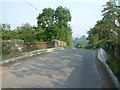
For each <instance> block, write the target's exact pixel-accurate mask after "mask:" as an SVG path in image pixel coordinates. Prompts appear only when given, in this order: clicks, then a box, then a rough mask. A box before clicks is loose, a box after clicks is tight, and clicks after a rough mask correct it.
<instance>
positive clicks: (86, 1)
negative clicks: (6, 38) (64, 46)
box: [0, 0, 108, 38]
mask: <svg viewBox="0 0 120 90" xmlns="http://www.w3.org/2000/svg"><path fill="white" fill-rule="evenodd" d="M25 1H27V2H29V3H30V4H32V5H33V6H34V7H35V8H36V9H37V10H36V9H35V8H33V7H32V6H30V5H29V4H28V3H26V2H25ZM25 1H24V0H0V22H1V23H7V24H10V25H11V28H12V29H15V28H16V27H17V26H21V25H22V24H25V23H29V24H31V25H32V26H33V25H34V26H36V25H37V19H36V17H37V16H38V15H39V13H42V10H43V9H44V8H49V7H51V8H53V9H56V8H57V7H58V6H63V7H66V8H68V9H69V11H70V13H71V16H72V20H71V21H70V22H69V24H70V25H71V27H72V32H73V33H72V36H73V38H76V37H81V36H82V35H86V36H87V31H88V30H90V28H91V27H93V26H94V25H95V24H96V21H97V20H100V19H101V18H102V13H101V11H102V10H103V5H105V4H106V2H107V1H108V0H25Z"/></svg>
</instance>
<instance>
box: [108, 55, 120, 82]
mask: <svg viewBox="0 0 120 90" xmlns="http://www.w3.org/2000/svg"><path fill="white" fill-rule="evenodd" d="M106 63H107V64H108V65H109V67H110V69H111V70H112V72H113V73H114V75H115V76H116V77H117V78H118V80H119V81H120V61H119V60H117V59H116V58H115V57H112V56H109V57H108V60H107V61H106Z"/></svg>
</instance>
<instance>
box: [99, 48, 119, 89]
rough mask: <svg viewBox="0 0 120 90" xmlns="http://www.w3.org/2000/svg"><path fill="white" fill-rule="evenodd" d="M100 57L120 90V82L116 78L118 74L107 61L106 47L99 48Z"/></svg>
mask: <svg viewBox="0 0 120 90" xmlns="http://www.w3.org/2000/svg"><path fill="white" fill-rule="evenodd" d="M98 59H99V60H100V61H101V62H102V64H103V65H104V66H105V68H106V70H107V72H108V74H109V75H110V77H111V79H112V81H113V83H114V84H115V87H116V88H118V90H120V82H119V81H118V79H117V78H116V76H115V75H114V74H113V72H112V70H111V69H110V68H109V66H108V65H107V63H106V60H107V53H106V52H105V51H104V49H102V48H100V49H99V50H98Z"/></svg>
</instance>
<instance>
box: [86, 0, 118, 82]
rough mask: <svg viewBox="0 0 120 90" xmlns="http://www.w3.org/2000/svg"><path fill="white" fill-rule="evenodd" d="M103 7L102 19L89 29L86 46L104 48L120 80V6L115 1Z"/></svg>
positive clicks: (111, 66) (110, 64)
mask: <svg viewBox="0 0 120 90" xmlns="http://www.w3.org/2000/svg"><path fill="white" fill-rule="evenodd" d="M103 7H104V9H103V11H102V16H103V17H102V19H101V20H98V21H97V22H96V24H95V26H94V27H92V28H90V30H89V31H88V37H87V39H88V40H89V43H88V45H87V46H86V48H87V49H98V48H103V49H104V50H105V51H106V52H107V53H108V54H109V57H108V60H107V64H108V65H109V67H110V68H111V70H112V71H113V73H114V74H115V75H116V77H117V78H118V80H119V81H120V26H119V25H120V7H118V6H116V5H115V4H114V3H113V2H107V3H106V5H104V6H103Z"/></svg>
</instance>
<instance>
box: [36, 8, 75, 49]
mask: <svg viewBox="0 0 120 90" xmlns="http://www.w3.org/2000/svg"><path fill="white" fill-rule="evenodd" d="M69 21H71V15H70V12H69V10H68V9H67V8H63V7H62V6H59V7H57V8H56V10H54V9H52V8H45V9H43V12H42V13H41V14H39V15H38V17H37V28H41V29H43V30H44V34H45V36H44V41H52V40H55V39H56V40H61V41H64V42H66V43H67V48H72V47H73V45H72V30H71V27H70V25H69V24H68V22H69Z"/></svg>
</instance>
